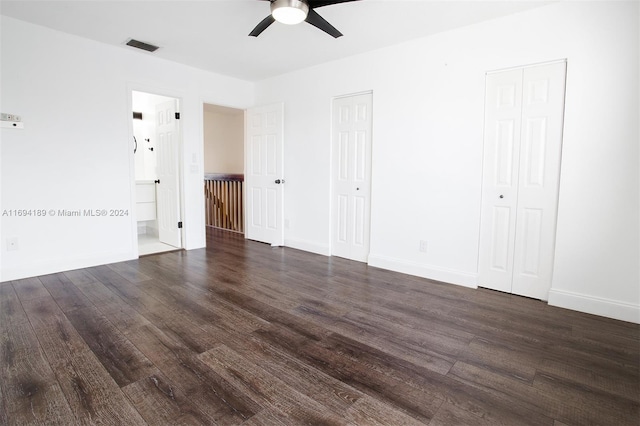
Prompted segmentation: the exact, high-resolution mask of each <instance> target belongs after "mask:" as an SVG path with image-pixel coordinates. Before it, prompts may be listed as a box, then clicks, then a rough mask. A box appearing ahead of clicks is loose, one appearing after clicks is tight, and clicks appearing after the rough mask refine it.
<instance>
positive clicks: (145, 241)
mask: <svg viewBox="0 0 640 426" xmlns="http://www.w3.org/2000/svg"><path fill="white" fill-rule="evenodd" d="M172 250H179V249H178V248H177V247H174V246H170V245H169V244H165V243H161V242H160V240H158V237H156V236H154V235H150V234H138V256H144V255H147V254H153V253H162V252H165V251H172Z"/></svg>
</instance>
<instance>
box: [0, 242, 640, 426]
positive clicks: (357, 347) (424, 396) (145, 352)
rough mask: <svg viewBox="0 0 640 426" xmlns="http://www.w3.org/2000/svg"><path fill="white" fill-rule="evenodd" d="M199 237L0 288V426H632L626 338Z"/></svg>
mask: <svg viewBox="0 0 640 426" xmlns="http://www.w3.org/2000/svg"><path fill="white" fill-rule="evenodd" d="M208 232H209V235H208V238H209V248H207V249H206V250H204V249H202V250H194V251H189V252H172V253H166V254H160V255H154V256H148V257H144V258H141V259H140V260H136V261H130V262H124V263H118V264H112V265H106V266H98V267H94V268H87V269H82V270H77V271H69V272H65V273H60V274H54V275H48V276H42V277H37V278H31V279H25V280H20V281H13V282H5V283H1V284H0V302H1V304H0V338H1V348H0V368H1V376H0V391H1V393H2V396H1V400H2V406H1V407H0V408H1V410H0V424H9V425H28V424H63V425H72V424H105V425H144V424H150V425H182V424H185V425H194V424H205V425H209V424H222V425H237V424H243V425H282V424H296V425H297V424H313V425H329V424H335V425H343V424H353V425H405V424H407V425H409V424H429V425H495V424H503V425H556V426H560V425H592V424H598V425H616V426H617V425H638V424H640V411H639V409H640V375H639V370H640V326H638V325H636V324H630V323H624V322H620V321H615V320H611V319H606V318H601V317H596V316H592V315H587V314H582V313H578V312H573V311H568V310H564V309H559V308H554V307H550V306H548V305H547V304H545V303H543V302H540V301H535V300H531V299H526V298H521V297H517V296H512V295H508V294H503V293H498V292H493V291H490V290H483V289H479V290H471V289H467V288H462V287H458V286H454V285H447V284H442V283H438V282H434V281H429V280H425V279H421V278H416V277H412V276H407V275H402V274H398V273H394V272H390V271H385V270H381V269H377V268H372V267H368V266H367V265H365V264H362V263H358V262H351V261H347V260H344V259H340V258H327V257H323V256H318V255H314V254H310V253H305V252H302V251H297V250H293V249H287V248H284V249H283V248H271V247H270V246H268V245H265V244H260V243H256V242H251V241H245V240H244V239H243V238H242V236H241V235H237V234H234V233H229V232H225V231H217V230H209V231H208ZM603 285H606V283H603Z"/></svg>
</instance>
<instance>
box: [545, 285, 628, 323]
mask: <svg viewBox="0 0 640 426" xmlns="http://www.w3.org/2000/svg"><path fill="white" fill-rule="evenodd" d="M549 305H551V306H558V307H560V308H566V309H571V310H574V311H579V312H585V313H587V314H593V315H599V316H602V317H607V318H613V319H617V320H621V321H628V322H633V323H636V324H640V305H634V304H632V303H625V302H619V301H617V300H611V299H605V298H602V297H594V296H589V295H586V294H580V293H574V292H571V291H565V290H558V289H551V290H550V291H549Z"/></svg>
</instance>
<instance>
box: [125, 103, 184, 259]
mask: <svg viewBox="0 0 640 426" xmlns="http://www.w3.org/2000/svg"><path fill="white" fill-rule="evenodd" d="M131 99H132V110H133V138H134V140H133V144H134V167H135V179H136V216H137V217H136V220H137V224H138V226H137V235H138V255H139V256H143V255H147V254H152V253H160V252H165V251H171V250H177V249H180V248H182V229H181V228H182V227H181V226H180V222H181V219H180V217H181V211H182V208H181V195H180V187H181V183H180V166H179V165H180V161H179V152H180V144H181V130H180V125H179V123H180V122H179V115H178V114H176V112H177V111H178V106H179V100H178V99H176V98H171V97H166V96H160V95H155V94H151V93H145V92H137V91H133V92H132V96H131Z"/></svg>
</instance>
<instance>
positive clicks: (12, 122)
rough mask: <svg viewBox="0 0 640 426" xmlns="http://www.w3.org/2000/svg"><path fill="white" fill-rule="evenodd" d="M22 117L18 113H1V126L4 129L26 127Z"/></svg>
mask: <svg viewBox="0 0 640 426" xmlns="http://www.w3.org/2000/svg"><path fill="white" fill-rule="evenodd" d="M21 121H22V117H20V116H19V115H16V114H7V113H4V112H3V113H0V127H1V128H3V129H24V123H21Z"/></svg>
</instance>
